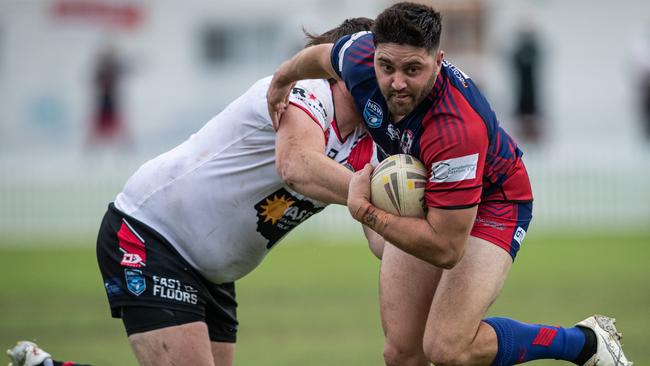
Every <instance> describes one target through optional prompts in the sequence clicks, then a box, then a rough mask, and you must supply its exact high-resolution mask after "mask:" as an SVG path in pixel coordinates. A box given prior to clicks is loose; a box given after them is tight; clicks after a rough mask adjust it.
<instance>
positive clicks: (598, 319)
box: [576, 315, 632, 366]
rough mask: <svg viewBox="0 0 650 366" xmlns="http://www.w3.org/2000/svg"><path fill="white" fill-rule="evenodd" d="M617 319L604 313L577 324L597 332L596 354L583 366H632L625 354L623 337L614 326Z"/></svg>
mask: <svg viewBox="0 0 650 366" xmlns="http://www.w3.org/2000/svg"><path fill="white" fill-rule="evenodd" d="M615 322H616V319H614V318H608V317H606V316H603V315H594V316H590V317H589V318H587V319H585V320H583V321H581V322H580V323H578V324H576V326H577V327H584V328H589V329H591V330H593V331H594V333H595V334H596V344H597V346H596V347H597V348H596V354H594V355H593V356H592V357H591V358H590V359H589V360H588V361H587V362H586V363H585V364H584V365H583V366H632V362H630V361H628V360H627V358H626V357H625V355H624V354H623V347H622V346H621V342H620V341H621V338H623V334H621V333H619V332H618V331H617V330H616V327H615V326H614V323H615Z"/></svg>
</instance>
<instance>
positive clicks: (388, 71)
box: [379, 63, 394, 74]
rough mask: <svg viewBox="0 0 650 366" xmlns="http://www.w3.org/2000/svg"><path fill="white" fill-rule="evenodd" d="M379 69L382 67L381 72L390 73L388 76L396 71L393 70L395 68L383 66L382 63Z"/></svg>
mask: <svg viewBox="0 0 650 366" xmlns="http://www.w3.org/2000/svg"><path fill="white" fill-rule="evenodd" d="M379 67H381V70H382V71H383V72H385V73H388V74H390V73H392V72H393V70H394V69H393V66H391V65H388V64H383V63H382V64H379Z"/></svg>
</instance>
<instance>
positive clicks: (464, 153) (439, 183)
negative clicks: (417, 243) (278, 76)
mask: <svg viewBox="0 0 650 366" xmlns="http://www.w3.org/2000/svg"><path fill="white" fill-rule="evenodd" d="M374 53H375V46H374V43H373V35H372V33H370V32H360V33H356V34H353V35H349V36H345V37H343V38H341V39H340V40H338V42H337V43H336V44H335V45H334V48H333V50H332V54H331V61H332V66H333V67H334V70H335V71H336V72H337V73H338V75H339V76H340V77H341V78H342V79H343V81H344V82H345V84H346V86H347V88H348V90H349V91H350V92H351V94H352V96H353V98H354V101H355V105H356V106H357V108H358V110H359V112H361V113H362V115H363V119H364V121H365V124H366V127H367V128H368V131H369V133H370V134H371V136H372V138H373V140H374V141H375V142H376V143H377V145H378V147H380V149H381V150H382V151H383V153H384V154H385V155H393V154H400V153H405V154H410V155H413V156H415V157H417V158H419V159H420V160H421V161H422V162H423V163H424V165H425V166H426V167H427V170H428V174H429V177H428V180H427V186H426V202H427V205H428V206H429V207H440V208H465V207H471V206H474V205H477V204H479V203H481V202H490V201H492V202H530V201H532V199H533V195H532V190H531V186H530V180H529V178H528V173H527V172H526V168H525V166H524V164H523V162H522V160H521V156H522V152H521V150H520V149H519V148H518V147H517V144H516V143H515V141H514V140H513V139H512V138H511V137H510V136H509V135H508V134H507V133H506V131H505V130H503V128H501V127H500V126H499V122H498V120H497V117H496V114H495V113H494V111H492V109H491V107H490V105H489V104H488V102H487V100H486V99H485V97H484V96H483V95H482V94H481V92H480V91H479V90H478V88H477V87H476V85H475V84H474V82H473V81H472V80H471V79H470V78H469V77H467V75H465V74H464V73H463V72H462V71H461V70H460V69H458V68H457V67H455V66H454V65H452V64H451V63H449V62H447V61H446V60H444V61H443V65H442V68H441V70H440V73H439V74H438V76H437V79H436V81H435V83H434V87H433V89H432V90H431V92H430V93H429V95H428V96H427V97H426V98H425V99H424V100H423V101H422V102H421V103H420V104H419V105H418V106H417V107H416V108H415V109H414V110H413V111H411V113H409V114H408V115H406V116H405V117H404V118H403V119H402V120H401V121H399V122H398V123H392V121H391V120H390V116H389V113H388V107H387V104H386V100H385V99H384V97H383V95H382V94H381V91H380V89H379V84H378V82H377V78H376V76H375V71H374V67H373V59H374Z"/></svg>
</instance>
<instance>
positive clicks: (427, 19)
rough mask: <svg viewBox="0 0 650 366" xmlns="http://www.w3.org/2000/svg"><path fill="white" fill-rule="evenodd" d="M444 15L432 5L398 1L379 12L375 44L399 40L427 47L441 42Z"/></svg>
mask: <svg viewBox="0 0 650 366" xmlns="http://www.w3.org/2000/svg"><path fill="white" fill-rule="evenodd" d="M441 31H442V19H441V16H440V13H439V12H437V11H436V10H434V9H433V8H431V7H429V6H426V5H421V4H415V3H409V2H401V3H397V4H395V5H393V6H391V7H390V8H388V9H386V10H384V11H383V12H381V14H379V15H378V16H377V19H376V20H375V24H374V25H373V27H372V32H373V33H374V37H375V45H377V44H379V43H397V44H405V45H409V46H414V47H422V48H425V49H426V50H427V51H432V50H434V49H437V48H438V46H439V45H440V33H441Z"/></svg>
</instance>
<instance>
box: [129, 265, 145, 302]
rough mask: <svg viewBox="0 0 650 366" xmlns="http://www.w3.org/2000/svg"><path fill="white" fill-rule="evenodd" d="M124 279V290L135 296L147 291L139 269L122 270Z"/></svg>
mask: <svg viewBox="0 0 650 366" xmlns="http://www.w3.org/2000/svg"><path fill="white" fill-rule="evenodd" d="M124 277H125V278H126V288H127V289H128V290H129V292H130V293H132V294H134V295H135V296H140V295H142V293H143V292H144V290H146V289H147V283H146V281H145V280H144V275H143V274H142V271H140V270H139V269H124Z"/></svg>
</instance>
